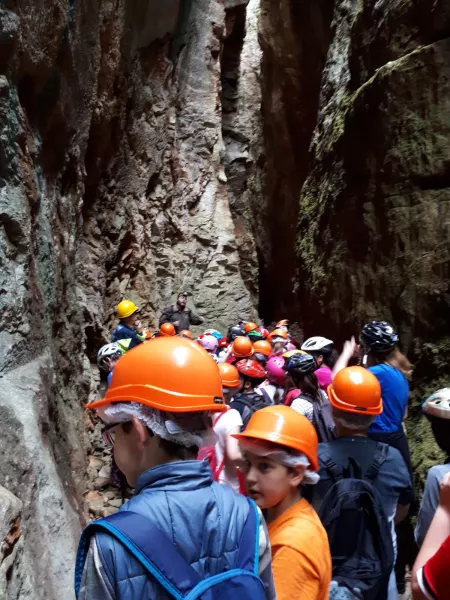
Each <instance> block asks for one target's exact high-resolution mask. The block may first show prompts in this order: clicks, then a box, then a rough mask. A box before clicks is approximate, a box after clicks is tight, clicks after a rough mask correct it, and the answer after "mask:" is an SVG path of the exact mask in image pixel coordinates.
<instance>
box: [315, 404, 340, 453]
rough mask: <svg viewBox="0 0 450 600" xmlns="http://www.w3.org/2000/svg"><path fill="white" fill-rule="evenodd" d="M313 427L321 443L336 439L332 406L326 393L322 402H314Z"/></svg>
mask: <svg viewBox="0 0 450 600" xmlns="http://www.w3.org/2000/svg"><path fill="white" fill-rule="evenodd" d="M313 425H314V427H315V428H316V432H317V437H318V438H319V442H332V441H333V440H335V439H336V426H335V424H334V421H333V416H332V414H331V404H330V401H329V399H328V396H327V395H326V394H325V392H323V393H322V402H321V403H319V402H313Z"/></svg>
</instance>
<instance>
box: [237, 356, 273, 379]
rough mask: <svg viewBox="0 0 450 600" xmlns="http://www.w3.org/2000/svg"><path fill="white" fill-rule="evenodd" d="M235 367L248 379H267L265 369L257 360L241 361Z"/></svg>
mask: <svg viewBox="0 0 450 600" xmlns="http://www.w3.org/2000/svg"><path fill="white" fill-rule="evenodd" d="M235 367H236V369H237V370H238V371H239V373H240V375H242V376H243V377H246V378H247V379H253V380H255V379H256V380H258V381H263V380H264V379H265V378H266V372H265V370H264V368H263V367H262V366H261V365H260V364H259V362H257V361H256V360H253V359H250V358H247V359H244V360H239V361H238V362H237V363H236V364H235Z"/></svg>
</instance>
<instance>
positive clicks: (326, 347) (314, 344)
mask: <svg viewBox="0 0 450 600" xmlns="http://www.w3.org/2000/svg"><path fill="white" fill-rule="evenodd" d="M333 345H334V342H333V341H332V340H328V339H327V338H324V337H321V336H320V335H317V336H315V337H310V338H308V339H307V340H306V342H303V344H302V350H304V351H305V352H331V350H332V346H333Z"/></svg>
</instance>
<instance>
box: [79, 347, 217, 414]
mask: <svg viewBox="0 0 450 600" xmlns="http://www.w3.org/2000/svg"><path fill="white" fill-rule="evenodd" d="M123 359H125V360H123ZM111 402H139V403H140V404H146V405H147V406H151V407H153V408H156V409H158V410H163V411H168V412H199V411H211V412H223V411H225V410H227V406H226V404H225V403H224V400H223V397H222V381H221V379H220V372H219V368H218V366H217V365H216V363H215V362H214V361H213V360H211V357H210V355H209V354H208V353H207V352H205V351H204V350H203V348H201V347H200V346H199V345H198V344H196V343H195V342H193V341H191V340H187V339H184V338H179V337H158V338H155V339H154V340H152V343H151V344H141V345H140V346H136V348H133V349H132V350H130V351H129V352H127V353H126V354H124V355H123V356H122V357H121V359H120V360H119V362H118V363H117V365H116V367H115V368H114V372H113V376H112V379H111V384H110V386H109V388H108V390H107V392H106V395H105V397H104V398H102V399H101V400H97V401H96V402H92V403H90V404H88V405H86V408H100V407H102V406H106V405H108V404H110V403H111Z"/></svg>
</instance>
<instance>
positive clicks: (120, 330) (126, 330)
mask: <svg viewBox="0 0 450 600" xmlns="http://www.w3.org/2000/svg"><path fill="white" fill-rule="evenodd" d="M128 339H130V340H131V342H130V345H129V346H128V349H129V350H131V348H134V347H135V346H138V345H139V344H142V342H143V341H144V339H145V338H144V337H143V336H140V335H139V334H138V333H137V331H136V329H134V327H128V325H125V324H124V323H119V324H118V325H117V327H116V328H115V329H114V331H113V334H112V337H111V342H118V341H119V340H128Z"/></svg>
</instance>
